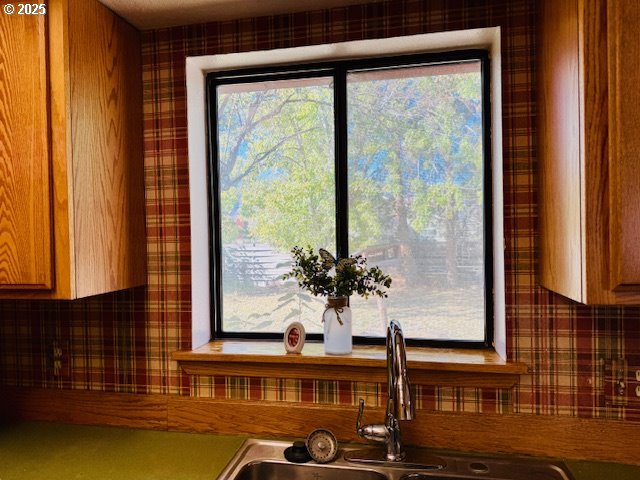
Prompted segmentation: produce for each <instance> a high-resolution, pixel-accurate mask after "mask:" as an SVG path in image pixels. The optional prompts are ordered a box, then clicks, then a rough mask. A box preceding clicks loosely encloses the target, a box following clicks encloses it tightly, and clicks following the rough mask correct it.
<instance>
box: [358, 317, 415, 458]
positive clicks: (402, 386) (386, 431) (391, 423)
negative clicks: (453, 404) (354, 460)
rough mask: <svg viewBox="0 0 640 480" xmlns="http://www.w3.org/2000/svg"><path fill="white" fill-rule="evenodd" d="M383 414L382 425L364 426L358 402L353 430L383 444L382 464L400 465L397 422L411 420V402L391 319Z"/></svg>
mask: <svg viewBox="0 0 640 480" xmlns="http://www.w3.org/2000/svg"><path fill="white" fill-rule="evenodd" d="M387 385H388V388H387V393H388V396H387V415H386V418H385V422H384V425H364V426H362V425H361V423H360V420H361V418H362V412H363V410H364V400H362V399H361V400H360V408H359V412H358V418H357V419H356V430H357V432H358V435H359V436H360V437H363V438H366V439H367V440H374V441H376V442H384V443H385V445H386V453H385V456H384V460H383V461H385V462H400V461H402V460H404V458H405V452H404V449H403V448H402V437H401V435H400V422H399V421H400V420H413V418H414V417H415V402H414V400H413V395H412V391H411V383H410V382H409V377H408V375H407V352H406V346H405V342H404V335H403V333H402V328H401V327H400V324H399V323H398V322H397V321H395V320H391V322H389V326H388V327H387Z"/></svg>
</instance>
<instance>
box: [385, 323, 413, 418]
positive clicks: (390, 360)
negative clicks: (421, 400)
mask: <svg viewBox="0 0 640 480" xmlns="http://www.w3.org/2000/svg"><path fill="white" fill-rule="evenodd" d="M387 381H388V400H387V418H389V416H390V415H393V417H394V418H396V419H397V420H413V417H415V415H416V411H415V403H414V401H413V397H412V392H411V383H410V382H409V376H408V375H407V352H406V346H405V342H404V334H403V333H402V328H401V327H400V324H399V323H398V322H397V321H395V320H391V322H390V323H389V327H388V328H387Z"/></svg>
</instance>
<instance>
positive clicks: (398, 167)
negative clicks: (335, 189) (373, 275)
mask: <svg viewBox="0 0 640 480" xmlns="http://www.w3.org/2000/svg"><path fill="white" fill-rule="evenodd" d="M480 68H481V63H480V61H469V62H464V63H451V64H437V65H431V66H411V67H405V68H392V69H378V70H369V71H354V72H351V73H350V74H348V77H347V82H348V83H347V85H348V86H347V102H348V129H349V152H348V157H349V158H348V169H349V249H350V251H351V252H352V253H363V254H364V255H365V256H366V257H367V258H368V259H369V262H368V263H369V264H370V265H375V264H377V265H379V266H380V267H381V268H382V269H383V270H384V271H385V273H388V274H390V275H391V276H392V277H393V285H392V288H391V290H390V292H389V298H388V299H386V300H385V301H384V302H382V301H380V300H377V299H370V300H368V301H366V302H365V301H360V300H359V299H355V298H354V299H353V301H352V308H353V309H354V311H356V312H357V314H356V316H357V318H358V321H357V322H354V334H356V335H366V336H384V326H385V325H386V322H387V318H394V319H397V320H399V321H400V322H401V323H402V326H403V329H404V331H405V335H406V337H407V338H417V339H435V340H469V341H483V340H484V335H485V290H484V289H485V285H484V227H483V222H484V219H483V208H484V207H483V154H482V152H483V133H482V87H481V70H480Z"/></svg>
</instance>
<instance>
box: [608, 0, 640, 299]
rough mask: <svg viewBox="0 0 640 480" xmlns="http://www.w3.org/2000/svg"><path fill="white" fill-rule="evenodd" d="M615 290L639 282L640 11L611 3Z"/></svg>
mask: <svg viewBox="0 0 640 480" xmlns="http://www.w3.org/2000/svg"><path fill="white" fill-rule="evenodd" d="M607 28H608V33H607V43H608V45H607V46H608V54H609V154H610V157H609V158H610V161H609V170H610V187H609V188H610V191H609V195H610V201H611V218H610V244H611V262H610V264H611V275H610V277H611V289H612V290H616V289H617V290H625V289H627V288H635V289H636V290H637V288H638V287H639V286H640V88H639V87H638V85H639V84H640V9H639V8H638V2H637V0H616V1H614V2H607Z"/></svg>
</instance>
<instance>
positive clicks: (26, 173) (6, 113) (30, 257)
mask: <svg viewBox="0 0 640 480" xmlns="http://www.w3.org/2000/svg"><path fill="white" fill-rule="evenodd" d="M46 29H47V24H46V16H45V15H5V14H0V289H7V288H10V289H48V288H51V286H52V258H51V257H52V254H51V240H52V239H51V236H52V235H51V209H50V199H49V194H50V180H51V179H50V175H51V174H50V149H49V118H48V100H49V94H48V86H47V36H46V33H47V32H46Z"/></svg>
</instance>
